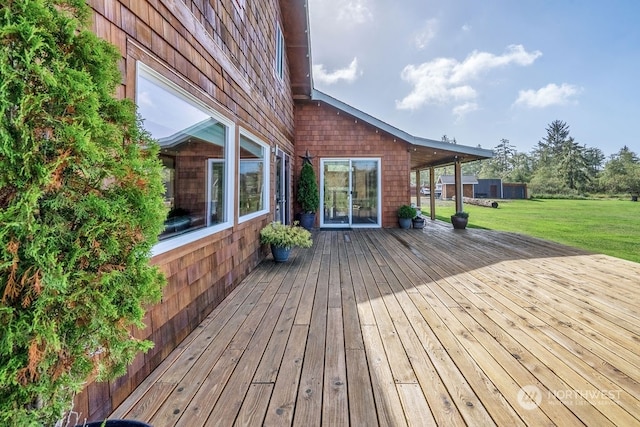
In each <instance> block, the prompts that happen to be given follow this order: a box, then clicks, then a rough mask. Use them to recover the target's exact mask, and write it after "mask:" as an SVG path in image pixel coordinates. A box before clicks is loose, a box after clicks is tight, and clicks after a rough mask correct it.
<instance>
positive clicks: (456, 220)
mask: <svg viewBox="0 0 640 427" xmlns="http://www.w3.org/2000/svg"><path fill="white" fill-rule="evenodd" d="M468 222H469V218H462V217H459V216H454V215H451V224H453V228H455V229H456V230H464V229H465V228H467V223H468Z"/></svg>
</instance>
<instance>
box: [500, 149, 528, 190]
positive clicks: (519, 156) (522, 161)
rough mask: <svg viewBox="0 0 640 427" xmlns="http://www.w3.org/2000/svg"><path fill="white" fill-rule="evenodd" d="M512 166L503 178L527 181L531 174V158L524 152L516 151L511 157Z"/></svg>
mask: <svg viewBox="0 0 640 427" xmlns="http://www.w3.org/2000/svg"><path fill="white" fill-rule="evenodd" d="M512 163H513V168H512V169H511V171H510V173H509V176H508V177H506V178H505V179H507V180H509V181H511V182H523V183H525V182H529V181H531V177H532V175H533V166H532V160H531V157H529V155H527V154H526V153H516V154H515V155H514V156H513V158H512Z"/></svg>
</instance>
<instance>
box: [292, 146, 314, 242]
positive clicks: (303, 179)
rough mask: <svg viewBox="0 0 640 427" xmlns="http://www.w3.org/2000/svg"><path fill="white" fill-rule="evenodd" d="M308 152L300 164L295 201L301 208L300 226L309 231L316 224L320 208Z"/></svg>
mask: <svg viewBox="0 0 640 427" xmlns="http://www.w3.org/2000/svg"><path fill="white" fill-rule="evenodd" d="M309 157H310V156H309V152H308V151H307V155H306V157H305V160H304V162H303V164H302V170H300V178H299V180H298V194H297V199H298V203H300V207H301V208H302V212H301V214H300V225H302V227H304V228H305V229H307V230H311V229H312V228H313V225H314V224H315V222H316V211H317V210H318V206H320V196H319V195H318V183H317V182H316V173H315V172H314V170H313V166H312V165H311V162H310V161H309V160H308V158H309Z"/></svg>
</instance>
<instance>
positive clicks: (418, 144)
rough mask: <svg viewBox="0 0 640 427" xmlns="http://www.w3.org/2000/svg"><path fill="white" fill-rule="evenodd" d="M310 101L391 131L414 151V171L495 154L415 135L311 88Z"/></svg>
mask: <svg viewBox="0 0 640 427" xmlns="http://www.w3.org/2000/svg"><path fill="white" fill-rule="evenodd" d="M311 100H312V101H317V102H323V103H325V104H327V105H330V106H332V107H334V108H336V109H338V110H340V111H342V112H344V113H347V114H349V115H351V116H353V117H354V118H355V119H358V120H360V121H362V122H365V123H368V124H370V125H371V126H374V127H376V128H377V129H379V130H381V131H383V132H386V133H388V134H389V135H391V136H393V137H394V139H395V140H396V141H400V142H401V143H406V144H408V150H409V152H410V153H411V169H412V170H419V169H428V168H430V167H439V166H446V165H450V164H453V163H455V162H461V163H465V162H472V161H474V160H481V159H488V158H491V157H493V151H492V150H487V149H484V148H480V147H470V146H467V145H459V144H452V143H449V142H443V141H436V140H434V139H428V138H421V137H417V136H413V135H411V134H408V133H407V132H405V131H403V130H400V129H398V128H396V127H394V126H391V125H390V124H388V123H385V122H383V121H382V120H379V119H376V118H375V117H373V116H370V115H369V114H367V113H364V112H363V111H360V110H358V109H357V108H354V107H352V106H350V105H348V104H345V103H344V102H342V101H339V100H337V99H335V98H333V97H331V96H329V95H327V94H326V93H323V92H320V91H319V90H316V89H313V90H312V95H311Z"/></svg>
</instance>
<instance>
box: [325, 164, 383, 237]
mask: <svg viewBox="0 0 640 427" xmlns="http://www.w3.org/2000/svg"><path fill="white" fill-rule="evenodd" d="M320 163H321V164H320V167H321V169H322V175H321V177H320V187H321V191H320V192H321V194H320V198H321V200H320V202H321V206H320V208H321V209H320V211H321V213H322V215H321V217H320V226H321V227H380V224H381V222H380V159H322V160H321V162H320Z"/></svg>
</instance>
